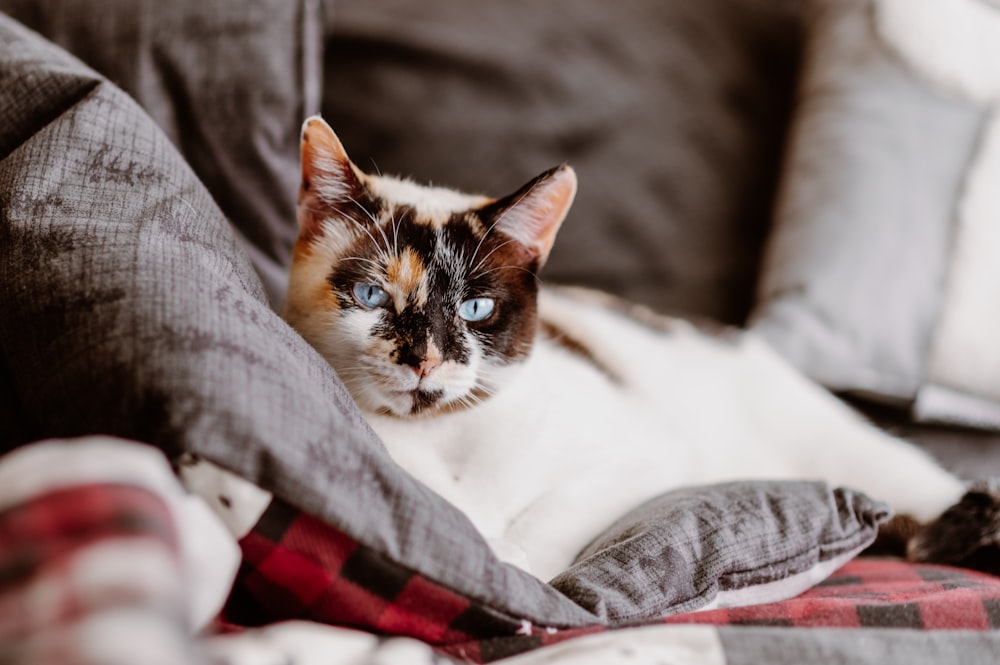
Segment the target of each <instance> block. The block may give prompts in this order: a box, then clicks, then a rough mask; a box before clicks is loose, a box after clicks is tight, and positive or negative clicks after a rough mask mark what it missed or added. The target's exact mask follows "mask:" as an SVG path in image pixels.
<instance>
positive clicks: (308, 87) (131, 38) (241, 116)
mask: <svg viewBox="0 0 1000 665" xmlns="http://www.w3.org/2000/svg"><path fill="white" fill-rule="evenodd" d="M320 10H321V8H320V3H319V0H292V1H289V0H245V1H242V2H201V1H200V0H177V1H174V2H132V1H131V0H110V1H109V0H99V1H98V0H60V1H59V2H38V0H0V12H4V13H6V14H8V15H9V16H11V17H12V18H14V19H16V20H18V21H19V22H21V23H22V24H24V25H27V26H28V27H30V28H32V29H34V30H36V31H37V32H40V33H41V34H42V35H44V36H45V37H47V38H48V39H49V40H51V41H53V42H55V43H56V44H59V45H60V46H62V47H63V48H65V49H66V50H68V51H69V52H71V53H73V54H74V55H76V56H77V57H79V58H80V59H82V60H83V61H84V62H86V63H87V64H88V65H90V66H91V67H93V68H94V69H96V70H97V71H98V72H100V73H101V74H103V75H104V76H105V77H106V78H108V79H109V80H111V81H113V82H114V83H115V84H116V85H117V86H119V87H120V88H122V89H123V90H124V91H125V92H127V93H128V94H129V95H130V96H132V97H133V98H134V99H135V100H136V101H138V102H139V104H140V105H141V106H142V107H143V108H144V109H145V110H146V112H147V113H148V114H149V115H150V116H151V117H152V118H153V119H154V120H155V121H156V123H157V124H158V125H159V126H160V128H161V129H162V130H163V131H164V132H165V133H166V135H167V136H168V137H169V138H170V140H171V141H172V142H173V143H174V146H175V147H177V149H178V150H180V152H181V154H182V155H183V156H184V158H185V160H186V161H187V163H188V164H190V165H191V167H192V168H193V169H194V171H195V173H197V175H198V177H199V179H200V180H201V181H202V183H204V184H205V186H206V187H208V190H209V191H210V192H211V193H212V196H213V198H214V199H215V201H216V203H217V204H218V205H219V207H220V208H221V209H222V211H223V212H224V213H225V214H226V216H227V217H229V219H230V221H231V222H232V223H233V224H234V225H235V226H236V228H237V230H238V232H239V234H240V241H241V244H243V246H244V248H245V249H246V250H247V252H248V253H249V254H250V258H251V260H252V262H253V265H254V268H255V269H256V270H257V272H258V274H259V275H260V276H261V278H262V280H263V283H264V287H265V290H266V291H267V294H268V297H269V298H270V299H271V302H272V304H273V305H274V306H275V309H278V308H279V307H280V304H281V302H282V301H283V300H284V292H285V284H286V268H287V266H288V263H289V260H290V256H291V246H292V243H293V242H294V240H295V234H296V232H297V227H296V224H295V195H296V192H297V191H298V190H297V186H298V178H299V154H298V135H299V127H300V126H301V124H302V120H303V119H304V118H305V117H307V116H308V115H311V114H313V113H315V112H317V111H318V109H319V97H320V65H321V50H322V29H323V26H322V19H321V11H320Z"/></svg>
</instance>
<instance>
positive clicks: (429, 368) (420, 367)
mask: <svg viewBox="0 0 1000 665" xmlns="http://www.w3.org/2000/svg"><path fill="white" fill-rule="evenodd" d="M440 365H441V358H440V357H438V356H428V357H425V358H424V359H423V360H421V361H420V362H419V363H418V364H416V365H410V369H412V370H413V373H414V374H416V375H417V376H419V377H420V378H421V379H422V378H424V377H425V376H428V375H429V374H430V373H431V372H433V371H434V370H435V369H436V368H437V367H438V366H440Z"/></svg>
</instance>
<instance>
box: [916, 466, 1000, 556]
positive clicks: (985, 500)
mask: <svg viewBox="0 0 1000 665" xmlns="http://www.w3.org/2000/svg"><path fill="white" fill-rule="evenodd" d="M908 555H909V558H910V559H912V560H914V561H922V562H927V563H943V564H948V565H953V566H962V567H965V568H972V569H975V570H981V571H984V572H987V573H991V574H993V575H1000V479H995V480H992V481H985V482H981V483H977V484H976V485H973V486H972V488H970V489H969V491H968V492H966V494H965V496H963V497H962V499H961V500H960V501H959V502H958V503H956V504H955V505H954V506H952V507H951V508H949V509H948V510H946V511H945V512H944V513H943V514H942V515H941V517H939V518H938V519H936V520H935V521H934V522H931V523H930V524H929V525H927V527H925V528H924V529H923V530H921V531H920V533H918V534H917V536H916V537H915V538H914V539H913V540H912V541H911V542H910V545H909V548H908Z"/></svg>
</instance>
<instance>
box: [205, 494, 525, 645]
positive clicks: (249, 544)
mask: <svg viewBox="0 0 1000 665" xmlns="http://www.w3.org/2000/svg"><path fill="white" fill-rule="evenodd" d="M240 547H241V548H242V550H243V564H242V566H241V568H240V572H239V574H238V576H237V580H236V583H235V585H234V590H233V594H232V595H231V596H230V598H229V601H228V602H227V606H226V609H225V610H224V616H225V619H226V621H228V622H230V623H234V624H237V625H242V626H259V625H263V624H266V623H271V622H274V621H281V620H286V619H306V620H312V621H319V622H322V623H327V624H333V625H340V626H350V627H354V628H362V629H366V630H370V631H374V632H377V633H385V634H391V635H404V636H407V637H414V638H417V639H420V640H423V641H425V642H427V643H429V644H433V645H448V644H456V643H468V642H472V641H475V640H478V639H483V638H489V637H496V636H500V635H514V634H516V632H517V631H518V630H519V629H520V628H521V623H520V622H519V621H518V620H516V619H514V618H511V617H508V616H505V615H504V614H502V613H500V612H498V611H496V610H493V609H492V608H489V607H486V606H483V605H481V604H479V603H476V602H475V601H473V600H471V599H469V598H465V597H463V596H461V595H458V594H456V593H454V592H453V591H451V590H449V589H447V588H445V587H443V586H441V585H439V584H436V583H435V582H434V581H432V580H429V579H427V578H425V577H423V576H421V575H419V574H417V573H415V572H413V571H412V570H409V569H407V568H404V567H402V566H400V565H399V564H397V563H395V562H393V561H391V560H389V559H387V558H385V557H383V556H382V555H380V554H379V553H377V552H374V551H373V550H371V549H369V548H367V547H365V546H363V545H360V544H358V543H357V542H355V541H354V540H352V539H351V538H350V537H349V536H347V535H345V534H344V533H343V532H341V531H339V530H337V529H336V528H334V527H332V526H330V525H328V524H326V523H325V522H322V521H320V520H318V519H316V518H314V517H312V516H310V515H308V514H306V513H303V512H301V511H299V510H298V509H296V508H295V507H293V506H291V505H290V504H288V503H285V502H283V501H281V500H280V499H277V498H276V499H274V500H273V501H272V503H271V505H270V506H269V507H268V508H267V510H266V511H265V512H264V514H263V515H262V516H261V518H260V520H259V521H258V523H257V525H256V526H255V527H254V529H253V530H252V531H251V532H250V533H249V534H247V535H246V536H244V537H243V539H242V540H241V541H240Z"/></svg>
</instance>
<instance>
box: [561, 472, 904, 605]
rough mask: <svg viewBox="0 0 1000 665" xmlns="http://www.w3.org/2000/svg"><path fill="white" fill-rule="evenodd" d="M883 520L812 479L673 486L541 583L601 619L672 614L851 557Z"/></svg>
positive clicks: (883, 511)
mask: <svg viewBox="0 0 1000 665" xmlns="http://www.w3.org/2000/svg"><path fill="white" fill-rule="evenodd" d="M889 515H890V511H889V509H888V507H887V506H886V505H885V504H883V503H880V502H877V501H873V500H871V499H869V498H868V497H866V496H865V495H863V494H859V493H857V492H853V491H850V490H846V489H836V490H831V489H830V488H829V487H828V486H827V485H826V484H825V483H821V482H795V481H787V482H741V483H725V484H721V485H715V486H707V487H697V488H686V489H679V490H676V491H673V492H669V493H667V494H664V495H663V496H661V497H659V498H657V499H654V500H653V501H650V502H648V503H646V504H645V505H643V506H641V507H639V508H637V509H636V510H634V511H633V512H631V513H630V514H629V515H627V516H625V517H623V518H622V519H621V520H619V521H618V522H617V523H616V524H615V525H614V526H613V527H611V528H610V529H609V530H608V531H606V532H605V533H604V534H602V535H601V536H600V537H598V538H597V539H596V540H595V541H594V542H593V543H591V544H590V545H589V546H587V548H586V549H585V550H584V551H583V552H582V553H581V554H580V556H579V558H578V560H577V563H576V564H574V565H573V566H572V567H570V569H569V570H567V571H566V572H565V573H563V574H561V575H559V576H558V577H556V578H555V579H554V580H552V582H551V584H552V585H553V586H554V587H556V588H557V589H559V590H561V591H562V592H563V593H565V594H566V595H568V596H570V597H571V598H573V599H574V600H576V602H578V603H580V604H581V605H582V606H583V607H586V608H587V609H589V610H590V611H591V612H593V613H594V614H596V615H597V616H600V617H601V618H602V619H603V620H605V621H608V622H609V623H623V622H629V621H636V620H640V619H649V618H655V617H660V616H666V615H669V614H678V613H680V612H687V611H691V610H694V609H698V608H699V607H704V606H705V605H707V604H708V603H709V602H711V601H712V600H713V599H715V598H716V596H717V595H718V594H719V593H720V592H726V591H734V590H739V589H749V588H751V587H755V586H760V585H765V584H769V583H772V582H776V581H779V580H783V579H785V578H788V577H789V576H792V575H798V574H802V573H805V572H806V571H808V570H810V569H813V568H815V567H816V566H817V565H818V564H820V563H822V562H825V561H829V560H831V559H834V558H836V557H838V556H841V555H844V554H849V553H851V552H856V551H858V550H860V549H861V548H863V547H866V546H868V545H870V544H871V543H872V542H873V541H874V540H875V536H876V534H877V533H878V525H879V524H880V523H882V522H883V521H885V520H886V519H888V517H889ZM830 572H832V571H830ZM758 602H760V601H758Z"/></svg>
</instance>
